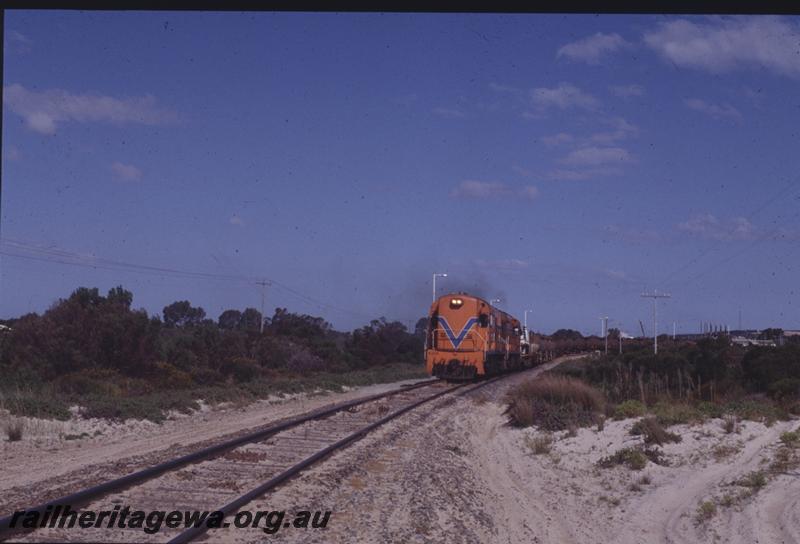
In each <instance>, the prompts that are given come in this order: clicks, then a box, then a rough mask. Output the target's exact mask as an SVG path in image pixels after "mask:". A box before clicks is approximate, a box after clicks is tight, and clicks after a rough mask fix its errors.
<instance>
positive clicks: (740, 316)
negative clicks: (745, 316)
mask: <svg viewBox="0 0 800 544" xmlns="http://www.w3.org/2000/svg"><path fill="white" fill-rule="evenodd" d="M741 330H742V309H741V308H739V331H741Z"/></svg>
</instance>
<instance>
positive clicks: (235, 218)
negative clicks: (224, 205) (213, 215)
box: [228, 214, 244, 227]
mask: <svg viewBox="0 0 800 544" xmlns="http://www.w3.org/2000/svg"><path fill="white" fill-rule="evenodd" d="M228 221H229V222H230V224H231V225H237V226H239V227H243V226H244V220H243V219H242V218H241V217H239V216H238V215H236V214H233V215H232V216H231V218H230V219H229V220H228Z"/></svg>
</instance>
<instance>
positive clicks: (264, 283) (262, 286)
mask: <svg viewBox="0 0 800 544" xmlns="http://www.w3.org/2000/svg"><path fill="white" fill-rule="evenodd" d="M256 285H260V286H261V327H260V328H259V332H260V333H261V334H264V296H265V293H264V290H265V288H266V287H267V286H268V285H272V282H269V281H266V280H261V281H257V282H256Z"/></svg>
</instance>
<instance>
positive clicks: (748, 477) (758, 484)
mask: <svg viewBox="0 0 800 544" xmlns="http://www.w3.org/2000/svg"><path fill="white" fill-rule="evenodd" d="M736 485H740V486H742V487H749V488H750V489H753V490H758V489H761V488H762V487H764V486H765V485H767V475H766V473H765V472H764V471H763V470H754V471H753V472H748V473H747V474H745V475H744V476H742V477H741V478H739V479H738V480H736Z"/></svg>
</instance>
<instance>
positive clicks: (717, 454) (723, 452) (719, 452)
mask: <svg viewBox="0 0 800 544" xmlns="http://www.w3.org/2000/svg"><path fill="white" fill-rule="evenodd" d="M738 452H739V448H738V447H737V446H729V445H726V444H720V445H718V446H716V447H715V448H714V449H713V450H712V452H711V454H712V455H713V456H714V459H716V460H717V461H721V460H722V459H725V458H726V457H730V456H731V455H733V454H735V453H738Z"/></svg>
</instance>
